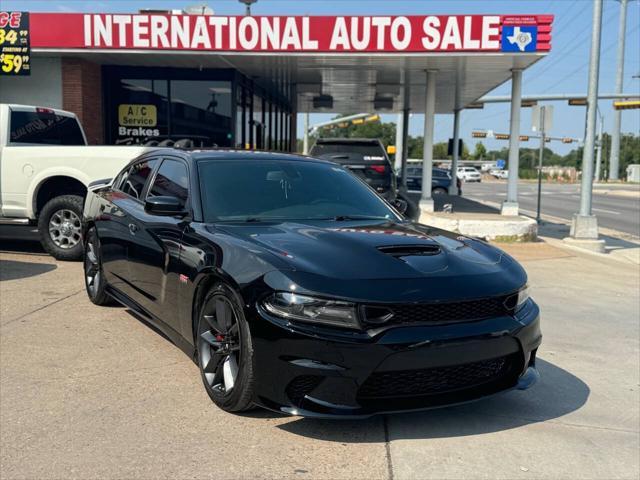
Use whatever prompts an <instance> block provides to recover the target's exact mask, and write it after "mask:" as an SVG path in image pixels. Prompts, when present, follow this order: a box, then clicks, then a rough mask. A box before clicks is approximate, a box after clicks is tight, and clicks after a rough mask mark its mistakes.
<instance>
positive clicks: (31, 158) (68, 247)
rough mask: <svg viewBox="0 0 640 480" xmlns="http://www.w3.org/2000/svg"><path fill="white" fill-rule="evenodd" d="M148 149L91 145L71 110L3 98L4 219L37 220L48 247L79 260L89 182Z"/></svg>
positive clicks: (0, 219)
mask: <svg viewBox="0 0 640 480" xmlns="http://www.w3.org/2000/svg"><path fill="white" fill-rule="evenodd" d="M146 150H148V149H146V148H144V147H116V146H91V147H89V146H87V140H86V137H85V134H84V131H83V130H82V126H81V125H80V122H79V121H78V118H77V117H76V116H75V115H74V114H73V113H70V112H65V111H63V110H57V109H51V108H42V107H33V106H26V105H8V104H0V223H2V224H16V225H21V224H22V225H28V224H32V225H37V226H38V231H39V234H40V242H41V243H42V246H43V247H44V249H45V250H46V251H47V252H49V253H50V254H51V255H53V256H54V257H55V258H57V259H60V260H78V259H80V258H81V257H82V241H81V238H80V234H81V225H80V221H81V218H82V207H83V202H84V198H85V195H86V192H87V185H88V184H89V183H90V182H91V181H93V180H98V179H100V178H105V177H113V176H114V175H115V174H116V173H117V172H118V171H120V169H121V168H122V167H123V166H124V165H126V164H127V163H128V162H130V161H131V159H133V158H135V157H137V156H138V155H140V154H141V153H143V152H144V151H146Z"/></svg>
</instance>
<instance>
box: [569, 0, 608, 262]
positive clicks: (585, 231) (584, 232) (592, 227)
mask: <svg viewBox="0 0 640 480" xmlns="http://www.w3.org/2000/svg"><path fill="white" fill-rule="evenodd" d="M602 2H603V0H593V26H592V32H591V54H590V58H589V87H588V91H587V128H586V135H585V141H584V149H583V151H582V184H581V186H580V211H579V212H578V213H577V214H574V215H573V221H572V222H571V233H570V235H571V237H570V238H568V239H565V240H566V241H567V242H569V243H574V244H577V245H580V246H581V247H583V248H588V249H590V250H594V251H598V252H603V251H604V240H598V219H597V218H596V216H595V215H593V213H592V210H591V201H592V193H593V151H594V148H593V147H594V143H595V133H596V131H595V130H596V109H597V108H598V74H599V73H600V34H601V29H602Z"/></svg>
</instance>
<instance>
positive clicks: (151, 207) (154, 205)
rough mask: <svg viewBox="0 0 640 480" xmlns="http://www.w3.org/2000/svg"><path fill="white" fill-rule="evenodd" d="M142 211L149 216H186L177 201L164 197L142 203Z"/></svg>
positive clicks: (182, 207) (174, 198)
mask: <svg viewBox="0 0 640 480" xmlns="http://www.w3.org/2000/svg"><path fill="white" fill-rule="evenodd" d="M144 211H145V212H147V213H150V214H151V215H164V216H179V215H182V216H184V215H186V214H187V212H186V210H185V208H184V205H183V204H182V202H181V201H180V200H179V199H177V198H176V197H170V196H164V195H159V196H157V197H149V198H147V201H146V202H145V203H144Z"/></svg>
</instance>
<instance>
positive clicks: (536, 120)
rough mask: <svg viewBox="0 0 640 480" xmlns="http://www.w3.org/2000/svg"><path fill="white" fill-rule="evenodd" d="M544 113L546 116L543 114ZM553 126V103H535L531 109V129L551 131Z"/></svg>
mask: <svg viewBox="0 0 640 480" xmlns="http://www.w3.org/2000/svg"><path fill="white" fill-rule="evenodd" d="M543 114H544V118H542V115H543ZM552 127H553V105H544V106H540V105H535V106H534V107H533V108H532V109H531V130H533V131H534V132H540V131H543V132H549V131H551V128H552Z"/></svg>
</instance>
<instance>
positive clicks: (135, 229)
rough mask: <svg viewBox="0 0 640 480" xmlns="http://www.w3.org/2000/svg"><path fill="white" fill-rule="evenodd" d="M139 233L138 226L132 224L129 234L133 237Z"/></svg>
mask: <svg viewBox="0 0 640 480" xmlns="http://www.w3.org/2000/svg"><path fill="white" fill-rule="evenodd" d="M137 231H138V226H137V225H136V224H135V223H130V224H129V233H131V235H135V234H136V232H137Z"/></svg>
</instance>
